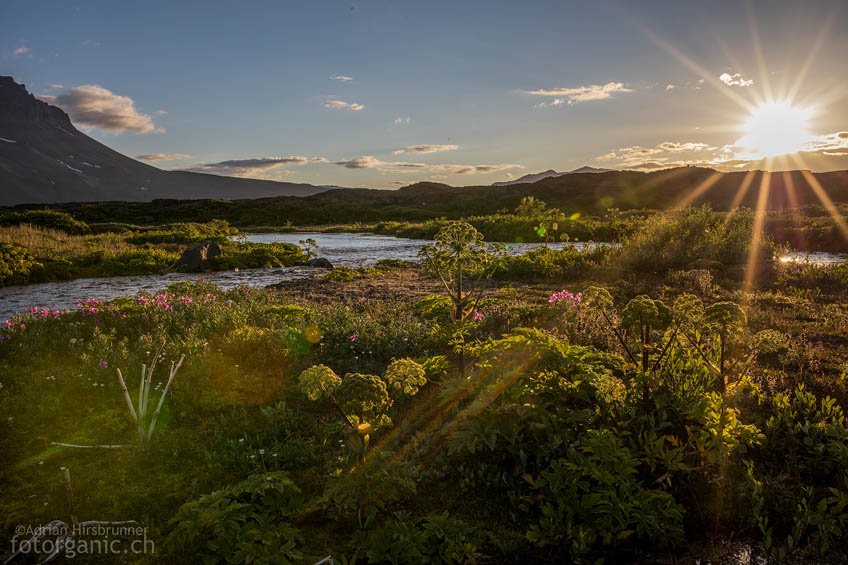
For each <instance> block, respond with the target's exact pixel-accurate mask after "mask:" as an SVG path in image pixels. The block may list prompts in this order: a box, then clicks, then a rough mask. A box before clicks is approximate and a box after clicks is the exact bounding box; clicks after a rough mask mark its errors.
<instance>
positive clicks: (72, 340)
mask: <svg viewBox="0 0 848 565" xmlns="http://www.w3.org/2000/svg"><path fill="white" fill-rule="evenodd" d="M76 342H77V338H75V337H72V338H71V345H73V344H75V343H76Z"/></svg>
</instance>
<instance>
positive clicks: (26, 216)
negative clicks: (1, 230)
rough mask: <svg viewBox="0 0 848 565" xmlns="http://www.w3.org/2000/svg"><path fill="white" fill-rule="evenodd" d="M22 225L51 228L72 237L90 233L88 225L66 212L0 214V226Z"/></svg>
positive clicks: (37, 211)
mask: <svg viewBox="0 0 848 565" xmlns="http://www.w3.org/2000/svg"><path fill="white" fill-rule="evenodd" d="M24 224H29V225H31V226H39V227H42V228H52V229H56V230H59V231H63V232H65V233H69V234H73V235H80V234H86V233H89V232H90V229H89V227H88V224H86V223H85V222H81V221H79V220H77V219H76V218H74V217H73V216H71V215H70V214H68V213H67V212H59V211H56V210H25V211H22V212H6V213H0V226H20V225H24Z"/></svg>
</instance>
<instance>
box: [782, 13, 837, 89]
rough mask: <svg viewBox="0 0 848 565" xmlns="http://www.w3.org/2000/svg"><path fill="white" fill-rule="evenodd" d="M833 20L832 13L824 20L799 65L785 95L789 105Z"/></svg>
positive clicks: (828, 33)
mask: <svg viewBox="0 0 848 565" xmlns="http://www.w3.org/2000/svg"><path fill="white" fill-rule="evenodd" d="M833 19H834V17H833V13H831V14H830V15H829V16H828V17H827V19H826V20H825V23H824V25H823V26H822V29H821V31H820V32H819V34H818V36H817V37H816V41H815V43H813V47H812V48H811V49H810V52H809V53H808V54H807V58H806V59H805V60H804V64H803V65H801V69H800V70H799V71H798V74H797V75H796V76H795V82H794V83H793V84H792V88H790V89H789V92H788V93H787V94H786V99H787V100H789V102H790V103H791V102H792V101H794V100H795V96H797V95H798V91H799V90H800V89H801V85H802V84H803V82H804V79H805V78H806V77H807V73H808V72H809V71H810V67H811V66H812V64H813V60H815V58H816V55H817V54H818V52H819V50H820V49H821V48H822V45H824V41H825V39H827V37H828V35H830V28H831V27H833Z"/></svg>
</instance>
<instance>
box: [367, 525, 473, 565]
mask: <svg viewBox="0 0 848 565" xmlns="http://www.w3.org/2000/svg"><path fill="white" fill-rule="evenodd" d="M473 532H474V528H472V527H471V526H469V525H468V524H466V523H465V522H463V521H462V520H458V519H456V518H452V517H450V515H449V514H448V512H444V513H442V514H433V515H430V516H425V517H423V518H419V519H417V520H414V519H412V517H411V516H410V515H409V514H408V513H406V512H395V513H394V515H393V517H392V519H391V520H388V521H387V522H385V523H384V524H383V525H382V526H381V527H379V528H377V529H375V530H374V531H373V532H372V533H371V534H370V535H369V536H368V539H367V542H366V544H365V545H366V546H367V547H368V549H367V551H366V552H365V554H366V556H367V557H368V560H369V561H370V562H373V563H385V562H389V563H475V562H476V558H477V556H478V554H477V548H476V547H475V546H474V544H472V543H471V539H472V535H473Z"/></svg>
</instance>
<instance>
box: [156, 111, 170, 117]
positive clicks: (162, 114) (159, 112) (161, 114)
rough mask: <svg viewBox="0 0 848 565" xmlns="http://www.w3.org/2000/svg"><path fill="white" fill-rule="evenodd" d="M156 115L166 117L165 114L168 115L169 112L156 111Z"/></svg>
mask: <svg viewBox="0 0 848 565" xmlns="http://www.w3.org/2000/svg"><path fill="white" fill-rule="evenodd" d="M156 113H157V114H159V115H160V116H164V115H165V114H167V113H168V111H167V110H156Z"/></svg>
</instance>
